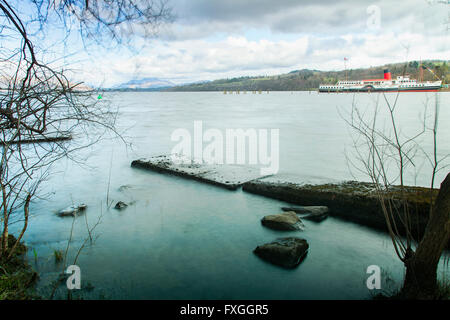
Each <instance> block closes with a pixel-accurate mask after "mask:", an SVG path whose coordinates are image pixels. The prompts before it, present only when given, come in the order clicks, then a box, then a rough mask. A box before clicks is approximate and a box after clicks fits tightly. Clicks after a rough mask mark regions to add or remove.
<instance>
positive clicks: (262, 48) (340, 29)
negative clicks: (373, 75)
mask: <svg viewBox="0 0 450 320" xmlns="http://www.w3.org/2000/svg"><path fill="white" fill-rule="evenodd" d="M448 2H449V1H447V0H428V1H427V0H407V1H405V0H404V1H400V0H379V1H376V0H374V1H361V0H348V1H336V0H323V1H318V0H276V1H274V0H247V1H246V0H220V1H219V0H169V4H170V5H171V6H172V7H173V11H174V14H175V17H176V19H175V21H174V22H173V23H170V24H165V25H163V26H161V28H160V29H159V36H158V38H156V39H149V40H148V41H146V43H145V46H143V47H141V48H139V49H138V50H128V49H126V48H122V49H120V50H119V49H117V50H102V49H101V48H96V49H94V50H89V51H90V52H89V53H88V54H74V55H73V56H71V57H70V58H67V59H68V61H70V65H71V68H73V69H74V70H76V77H78V78H80V79H83V80H85V81H86V82H87V83H89V84H95V85H102V86H114V85H118V84H120V83H123V82H126V81H129V80H131V79H139V78H144V77H158V78H164V79H169V80H171V81H172V82H175V83H186V82H194V81H201V80H214V79H219V78H227V77H235V76H247V75H248V76H252V75H266V74H270V75H271V74H278V73H284V72H289V71H291V70H295V69H302V68H308V69H319V70H341V69H343V68H344V61H343V59H344V57H347V58H348V59H349V62H348V67H349V68H358V67H370V66H375V65H383V64H385V63H392V62H401V61H405V60H419V59H450V47H449V43H450V41H449V40H450V39H449V35H448V34H449V28H450V4H449V3H448ZM68 53H70V48H69V49H68Z"/></svg>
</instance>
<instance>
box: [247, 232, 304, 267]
mask: <svg viewBox="0 0 450 320" xmlns="http://www.w3.org/2000/svg"><path fill="white" fill-rule="evenodd" d="M308 248H309V245H308V242H307V241H306V240H305V239H300V238H295V237H288V238H281V239H277V240H275V241H273V242H270V243H266V244H263V245H261V246H257V247H256V249H255V250H254V251H253V252H254V253H255V254H256V255H257V256H258V257H260V258H261V259H263V260H266V261H268V262H270V263H273V264H276V265H279V266H282V267H285V268H294V267H296V266H298V265H299V263H300V262H301V261H302V260H303V258H304V257H305V255H306V253H307V252H308Z"/></svg>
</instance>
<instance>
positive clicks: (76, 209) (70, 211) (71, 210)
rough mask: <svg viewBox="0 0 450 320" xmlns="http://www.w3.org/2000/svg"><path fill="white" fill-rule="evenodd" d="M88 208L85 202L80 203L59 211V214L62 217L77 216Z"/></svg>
mask: <svg viewBox="0 0 450 320" xmlns="http://www.w3.org/2000/svg"><path fill="white" fill-rule="evenodd" d="M86 208H87V205H85V204H80V205H78V206H70V207H67V208H65V209H63V210H61V211H59V212H58V216H60V217H68V216H72V217H75V216H76V215H78V214H80V213H81V212H83V211H85V210H86Z"/></svg>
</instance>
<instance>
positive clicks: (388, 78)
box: [384, 69, 392, 80]
mask: <svg viewBox="0 0 450 320" xmlns="http://www.w3.org/2000/svg"><path fill="white" fill-rule="evenodd" d="M384 80H392V77H391V72H390V71H389V69H385V70H384Z"/></svg>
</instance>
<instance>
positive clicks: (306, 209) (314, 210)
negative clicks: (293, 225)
mask: <svg viewBox="0 0 450 320" xmlns="http://www.w3.org/2000/svg"><path fill="white" fill-rule="evenodd" d="M281 209H282V210H283V211H294V212H295V213H298V214H308V213H309V214H314V215H319V214H325V213H328V207H326V206H302V207H300V206H299V207H283V208H281Z"/></svg>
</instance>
